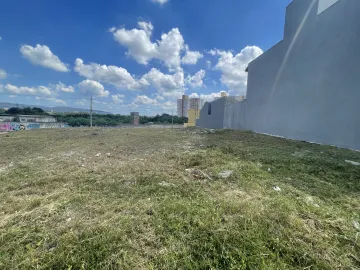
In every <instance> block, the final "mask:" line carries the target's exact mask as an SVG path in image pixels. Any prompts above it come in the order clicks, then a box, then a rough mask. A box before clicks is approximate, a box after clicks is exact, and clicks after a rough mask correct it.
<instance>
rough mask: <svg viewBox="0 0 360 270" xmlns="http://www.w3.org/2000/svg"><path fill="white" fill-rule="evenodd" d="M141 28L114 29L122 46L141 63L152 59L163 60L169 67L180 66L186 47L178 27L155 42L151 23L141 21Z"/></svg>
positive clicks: (116, 37)
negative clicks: (152, 37) (182, 53)
mask: <svg viewBox="0 0 360 270" xmlns="http://www.w3.org/2000/svg"><path fill="white" fill-rule="evenodd" d="M138 25H139V28H140V29H136V28H135V29H132V30H127V29H125V28H120V29H117V30H113V31H112V34H113V37H114V39H115V40H116V41H117V42H118V43H119V44H120V45H122V46H124V47H127V49H128V52H127V54H128V55H129V56H131V57H133V58H134V59H135V60H136V61H137V62H138V63H140V64H144V65H146V64H148V63H149V61H151V60H152V59H157V60H160V61H162V62H163V63H164V64H165V66H167V67H168V68H169V69H171V70H172V69H177V68H178V67H180V63H181V60H180V54H181V51H182V50H183V49H184V38H183V36H182V35H181V33H180V31H179V29H178V28H173V29H172V30H170V31H169V32H168V33H167V34H162V35H161V39H160V40H158V41H157V42H155V43H153V42H152V41H151V35H152V31H153V29H154V28H153V26H152V24H151V23H146V22H139V23H138Z"/></svg>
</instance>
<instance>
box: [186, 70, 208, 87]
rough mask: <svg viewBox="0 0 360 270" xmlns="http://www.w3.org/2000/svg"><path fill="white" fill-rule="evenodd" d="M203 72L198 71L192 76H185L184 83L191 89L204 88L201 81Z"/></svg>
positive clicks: (203, 75)
mask: <svg viewBox="0 0 360 270" xmlns="http://www.w3.org/2000/svg"><path fill="white" fill-rule="evenodd" d="M205 74H206V73H205V70H203V69H201V70H199V71H198V72H197V73H196V74H195V75H194V76H190V75H189V76H187V78H186V82H187V84H189V85H190V86H191V87H194V88H199V87H203V86H204V82H203V79H204V77H205Z"/></svg>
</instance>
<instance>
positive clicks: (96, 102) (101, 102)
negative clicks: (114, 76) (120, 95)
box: [93, 99, 109, 105]
mask: <svg viewBox="0 0 360 270" xmlns="http://www.w3.org/2000/svg"><path fill="white" fill-rule="evenodd" d="M93 102H94V103H95V104H102V105H109V103H108V102H106V101H100V100H96V99H94V100H93Z"/></svg>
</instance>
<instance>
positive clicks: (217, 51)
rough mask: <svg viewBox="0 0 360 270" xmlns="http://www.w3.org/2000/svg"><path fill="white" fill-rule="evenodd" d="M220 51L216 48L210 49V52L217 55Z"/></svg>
mask: <svg viewBox="0 0 360 270" xmlns="http://www.w3.org/2000/svg"><path fill="white" fill-rule="evenodd" d="M218 53H219V50H218V49H214V50H210V51H208V54H211V55H212V56H215V55H217V54H218Z"/></svg>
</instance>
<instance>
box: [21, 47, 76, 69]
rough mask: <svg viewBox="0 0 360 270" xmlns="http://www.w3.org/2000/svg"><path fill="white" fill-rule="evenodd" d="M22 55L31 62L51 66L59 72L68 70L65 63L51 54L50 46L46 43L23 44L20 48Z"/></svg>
mask: <svg viewBox="0 0 360 270" xmlns="http://www.w3.org/2000/svg"><path fill="white" fill-rule="evenodd" d="M20 52H21V54H22V55H23V57H24V58H25V59H27V60H29V61H30V62H31V63H32V64H34V65H38V66H42V67H46V68H51V69H53V70H56V71H59V72H68V71H69V69H68V68H67V66H66V64H64V63H63V62H61V60H60V59H59V57H57V56H56V55H55V54H53V53H52V52H51V50H50V48H49V47H48V46H46V45H39V44H37V45H36V47H32V46H29V45H23V46H22V47H21V48H20Z"/></svg>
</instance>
